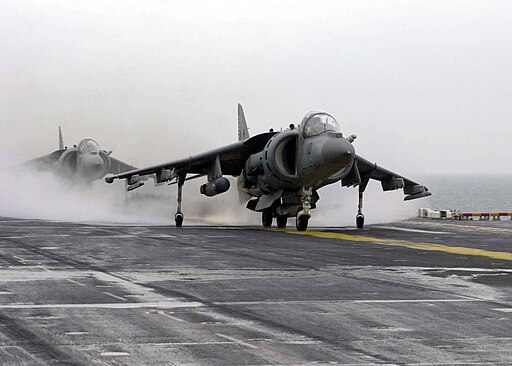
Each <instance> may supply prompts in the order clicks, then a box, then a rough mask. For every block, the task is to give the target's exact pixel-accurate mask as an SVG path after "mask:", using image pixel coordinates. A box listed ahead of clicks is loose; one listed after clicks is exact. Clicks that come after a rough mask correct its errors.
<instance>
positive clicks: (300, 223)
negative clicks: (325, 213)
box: [295, 215, 309, 231]
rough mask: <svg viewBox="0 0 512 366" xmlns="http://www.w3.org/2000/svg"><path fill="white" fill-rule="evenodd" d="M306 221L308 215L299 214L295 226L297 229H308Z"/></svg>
mask: <svg viewBox="0 0 512 366" xmlns="http://www.w3.org/2000/svg"><path fill="white" fill-rule="evenodd" d="M308 221H309V216H306V215H301V216H297V219H296V221H295V226H296V227H297V231H306V230H307V229H308Z"/></svg>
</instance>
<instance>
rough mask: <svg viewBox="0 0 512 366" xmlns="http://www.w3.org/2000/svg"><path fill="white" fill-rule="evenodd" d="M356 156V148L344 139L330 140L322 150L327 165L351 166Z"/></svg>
mask: <svg viewBox="0 0 512 366" xmlns="http://www.w3.org/2000/svg"><path fill="white" fill-rule="evenodd" d="M355 156H356V153H355V150H354V146H352V144H351V143H350V142H348V141H347V140H346V139H344V138H333V139H330V140H329V141H327V142H326V143H325V144H324V146H323V148H322V158H323V160H324V162H325V163H327V164H337V165H340V166H341V167H343V166H346V165H348V164H350V163H351V162H352V161H353V160H354V157H355Z"/></svg>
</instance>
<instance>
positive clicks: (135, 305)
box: [0, 301, 203, 309]
mask: <svg viewBox="0 0 512 366" xmlns="http://www.w3.org/2000/svg"><path fill="white" fill-rule="evenodd" d="M200 306H203V304H201V303H200V302H182V301H159V302H129V303H101V304H9V305H0V309H142V308H160V309H173V308H197V307H200Z"/></svg>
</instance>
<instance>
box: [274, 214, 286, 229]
mask: <svg viewBox="0 0 512 366" xmlns="http://www.w3.org/2000/svg"><path fill="white" fill-rule="evenodd" d="M276 221H277V227H278V228H280V229H284V228H285V227H286V224H287V223H288V216H277V220H276Z"/></svg>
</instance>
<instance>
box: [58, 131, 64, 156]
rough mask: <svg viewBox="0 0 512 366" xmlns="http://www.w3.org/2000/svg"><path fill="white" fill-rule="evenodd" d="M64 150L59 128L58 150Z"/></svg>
mask: <svg viewBox="0 0 512 366" xmlns="http://www.w3.org/2000/svg"><path fill="white" fill-rule="evenodd" d="M62 149H64V139H63V138H62V130H61V128H60V126H59V150H62Z"/></svg>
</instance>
